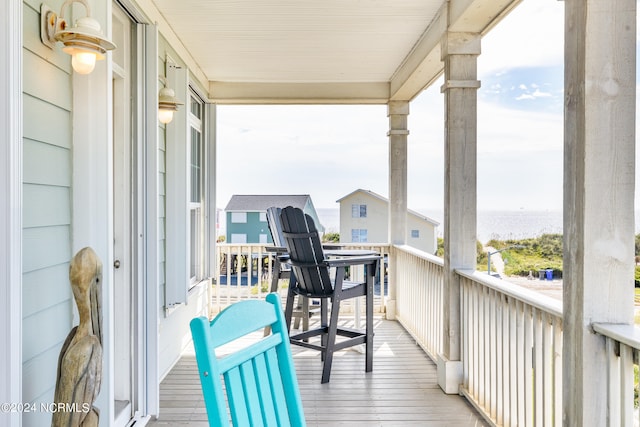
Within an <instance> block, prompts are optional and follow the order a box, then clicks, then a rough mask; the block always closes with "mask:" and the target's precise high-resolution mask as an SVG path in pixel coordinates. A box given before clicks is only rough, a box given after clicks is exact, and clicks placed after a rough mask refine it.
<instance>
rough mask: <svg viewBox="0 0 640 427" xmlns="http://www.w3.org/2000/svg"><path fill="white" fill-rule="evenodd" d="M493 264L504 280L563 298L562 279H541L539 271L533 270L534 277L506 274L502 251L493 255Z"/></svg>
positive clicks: (492, 249) (489, 247) (486, 248)
mask: <svg viewBox="0 0 640 427" xmlns="http://www.w3.org/2000/svg"><path fill="white" fill-rule="evenodd" d="M484 250H485V251H488V252H495V248H492V247H491V246H487V247H485V248H484ZM491 265H493V267H494V268H495V270H496V272H497V273H498V274H500V277H502V280H504V281H507V282H510V283H513V284H515V285H518V286H522V287H524V288H527V289H532V290H534V291H537V292H540V293H543V294H545V295H548V296H550V297H552V298H556V299H559V300H562V280H560V279H554V280H546V279H545V280H540V279H539V278H538V275H537V273H538V272H537V271H535V272H533V273H535V275H534V277H533V278H527V277H521V276H505V275H504V261H503V260H502V254H501V253H500V252H498V253H495V254H493V255H491Z"/></svg>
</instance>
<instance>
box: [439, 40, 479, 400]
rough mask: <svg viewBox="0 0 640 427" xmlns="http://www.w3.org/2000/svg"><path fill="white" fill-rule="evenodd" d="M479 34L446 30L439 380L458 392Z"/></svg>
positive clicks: (471, 248) (471, 256) (472, 204)
mask: <svg viewBox="0 0 640 427" xmlns="http://www.w3.org/2000/svg"><path fill="white" fill-rule="evenodd" d="M479 54H480V36H479V35H478V34H470V33H447V34H445V36H444V37H443V39H442V60H443V61H444V78H445V80H444V85H443V86H442V92H443V93H444V99H445V179H444V184H445V188H444V197H445V200H444V248H445V255H444V270H445V278H444V298H443V300H444V301H443V304H444V307H443V312H444V319H443V320H444V321H443V327H444V331H443V332H444V343H443V344H444V345H443V354H441V355H439V357H438V384H439V385H440V387H441V388H442V389H443V390H444V391H445V392H446V393H458V389H459V385H460V383H461V382H462V362H461V354H460V348H461V335H460V334H461V330H460V280H459V277H458V276H457V275H456V274H455V272H454V270H456V269H472V270H473V269H475V266H476V239H477V237H476V211H477V207H476V199H477V196H476V174H477V171H476V169H477V168H476V163H477V159H476V151H477V149H476V145H477V144H476V140H477V89H478V88H479V87H480V82H479V81H478V80H477V57H478V55H479Z"/></svg>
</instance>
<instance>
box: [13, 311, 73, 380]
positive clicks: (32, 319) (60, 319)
mask: <svg viewBox="0 0 640 427" xmlns="http://www.w3.org/2000/svg"><path fill="white" fill-rule="evenodd" d="M53 319H55V320H53ZM72 321H73V315H72V311H71V309H70V307H69V304H65V303H62V304H57V305H54V306H52V307H49V308H47V309H46V310H42V311H39V312H38V313H36V314H34V315H31V316H29V317H25V318H24V320H23V326H22V327H23V328H24V330H25V331H31V333H32V335H33V338H37V339H25V340H24V341H23V343H22V355H23V358H24V360H25V361H28V360H30V359H32V358H34V357H36V356H38V355H40V354H42V353H44V352H45V351H48V350H50V349H57V350H58V351H60V344H61V343H62V342H64V340H65V338H66V337H67V335H68V334H69V331H70V330H71V328H69V326H68V325H70V324H71V322H72ZM24 336H25V338H29V336H28V335H26V333H25V335H24ZM56 358H57V355H56ZM55 376H56V374H55V372H52V373H51V374H50V375H49V377H50V379H51V384H55ZM43 379H46V377H45V378H39V379H37V380H38V381H42V380H43Z"/></svg>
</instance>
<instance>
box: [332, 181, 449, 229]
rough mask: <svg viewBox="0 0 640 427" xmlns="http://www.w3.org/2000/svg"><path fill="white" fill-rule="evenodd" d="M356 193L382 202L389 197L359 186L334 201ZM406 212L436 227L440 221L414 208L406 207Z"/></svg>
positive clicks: (386, 201)
mask: <svg viewBox="0 0 640 427" xmlns="http://www.w3.org/2000/svg"><path fill="white" fill-rule="evenodd" d="M356 193H364V194H366V195H368V196H370V197H373V198H376V199H379V200H381V201H383V202H384V203H389V199H387V198H386V197H383V196H381V195H379V194H378V193H374V192H373V191H371V190H363V189H361V188H358V189H357V190H355V191H352V192H351V193H349V194H347V195H346V196H344V197H341V198H339V199H338V200H336V202H337V203H341V202H342V201H343V200H344V199H347V198H349V197H351V196H353V195H354V194H356ZM407 213H408V214H409V215H412V216H414V217H417V218H419V219H422V220H424V221H427V222H430V223H431V224H433V225H434V226H436V227H437V226H438V225H440V223H439V222H438V221H436V220H435V219H432V218H429V217H428V216H426V215H422V214H421V213H420V212H416V211H414V210H411V209H407Z"/></svg>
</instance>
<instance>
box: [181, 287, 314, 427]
mask: <svg viewBox="0 0 640 427" xmlns="http://www.w3.org/2000/svg"><path fill="white" fill-rule="evenodd" d="M266 326H270V327H271V334H270V335H268V336H266V337H263V336H262V333H261V332H262V330H263V329H264V328H265V327H266ZM256 331H259V333H258V334H256V335H255V340H252V342H251V344H250V345H249V346H245V347H244V348H242V349H240V350H237V351H235V352H232V353H230V354H228V355H224V356H222V357H216V349H217V348H218V347H220V346H222V345H224V344H227V343H230V342H232V341H234V340H236V339H239V338H242V337H245V336H246V335H248V334H251V333H253V332H256ZM191 334H192V335H193V345H194V347H195V350H196V360H197V362H198V371H199V374H200V382H201V384H202V392H203V394H204V401H205V405H206V408H207V416H208V418H209V425H211V426H229V425H234V426H237V427H244V426H278V427H280V426H306V422H305V419H304V414H303V409H302V400H301V399H300V390H299V388H298V380H297V378H296V372H295V368H294V366H293V357H292V355H291V347H290V344H289V334H288V332H287V327H286V323H285V320H284V314H283V312H282V308H281V307H280V298H279V297H278V295H277V294H274V293H271V294H269V295H267V298H266V301H261V300H247V301H241V302H238V303H235V304H233V305H231V306H229V307H227V308H226V309H224V310H223V311H222V312H220V313H219V314H218V315H217V316H216V318H215V319H213V320H212V321H211V322H209V320H208V319H207V318H206V317H197V318H195V319H193V320H192V321H191ZM227 405H228V410H227ZM230 422H231V423H232V424H230Z"/></svg>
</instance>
